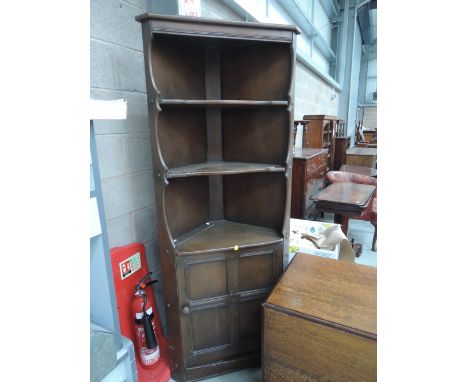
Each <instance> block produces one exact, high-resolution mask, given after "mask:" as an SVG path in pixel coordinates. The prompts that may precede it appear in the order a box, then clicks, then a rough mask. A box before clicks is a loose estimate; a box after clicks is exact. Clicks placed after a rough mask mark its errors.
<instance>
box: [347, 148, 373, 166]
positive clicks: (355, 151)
mask: <svg viewBox="0 0 468 382" xmlns="http://www.w3.org/2000/svg"><path fill="white" fill-rule="evenodd" d="M376 163H377V148H370V147H352V148H350V149H348V150H346V164H350V165H354V166H365V167H372V168H375V167H376Z"/></svg>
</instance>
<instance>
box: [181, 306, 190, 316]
mask: <svg viewBox="0 0 468 382" xmlns="http://www.w3.org/2000/svg"><path fill="white" fill-rule="evenodd" d="M182 313H183V314H189V313H190V309H189V307H188V306H184V307H183V308H182Z"/></svg>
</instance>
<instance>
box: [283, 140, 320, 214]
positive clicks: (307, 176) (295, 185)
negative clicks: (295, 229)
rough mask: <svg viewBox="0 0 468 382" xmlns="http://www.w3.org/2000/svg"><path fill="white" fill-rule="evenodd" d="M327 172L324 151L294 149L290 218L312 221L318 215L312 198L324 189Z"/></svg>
mask: <svg viewBox="0 0 468 382" xmlns="http://www.w3.org/2000/svg"><path fill="white" fill-rule="evenodd" d="M328 170H329V167H328V151H327V150H326V149H306V148H302V149H300V148H296V149H295V151H294V156H293V181H292V196H291V217H292V218H294V219H313V218H314V217H315V216H316V215H317V214H318V211H317V210H316V208H315V202H314V201H313V200H312V197H313V196H314V195H315V194H317V193H318V192H320V191H321V190H322V189H323V188H324V187H325V174H326V173H327V171H328Z"/></svg>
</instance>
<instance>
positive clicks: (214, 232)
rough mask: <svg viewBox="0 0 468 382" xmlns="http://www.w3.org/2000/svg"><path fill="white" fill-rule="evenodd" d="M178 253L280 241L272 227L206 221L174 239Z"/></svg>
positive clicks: (243, 246) (226, 249) (195, 252)
mask: <svg viewBox="0 0 468 382" xmlns="http://www.w3.org/2000/svg"><path fill="white" fill-rule="evenodd" d="M176 240H177V241H176V252H177V254H178V255H189V254H197V253H206V252H219V251H228V250H233V249H235V247H236V246H237V249H242V248H248V247H253V246H259V245H268V244H275V243H279V242H281V240H283V237H282V236H281V235H280V234H279V233H278V232H277V231H275V230H274V229H271V228H265V227H258V226H254V225H249V224H241V223H235V222H231V221H227V220H219V221H213V222H208V223H206V224H204V225H202V226H199V227H197V228H195V229H194V230H192V231H190V232H188V233H186V234H185V235H183V236H181V237H179V238H178V239H176Z"/></svg>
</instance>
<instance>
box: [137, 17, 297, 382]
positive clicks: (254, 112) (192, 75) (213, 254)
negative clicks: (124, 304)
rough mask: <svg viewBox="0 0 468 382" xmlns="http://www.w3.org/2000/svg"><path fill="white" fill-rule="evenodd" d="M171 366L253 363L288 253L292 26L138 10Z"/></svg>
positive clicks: (219, 368)
mask: <svg viewBox="0 0 468 382" xmlns="http://www.w3.org/2000/svg"><path fill="white" fill-rule="evenodd" d="M137 20H138V21H140V22H141V23H142V31H143V51H144V58H145V73H146V88H147V99H148V114H149V126H150V132H151V143H152V152H153V167H154V169H155V170H154V176H155V191H156V193H155V198H156V211H157V219H158V222H157V226H158V244H159V252H160V259H161V269H162V276H163V288H164V300H165V308H166V317H167V337H168V343H169V363H170V368H171V375H172V378H173V379H175V380H177V381H189V380H199V379H202V378H206V377H208V376H211V375H218V374H223V373H227V372H230V371H232V370H235V369H239V368H245V367H250V366H253V365H255V364H258V363H259V362H260V338H261V336H260V333H261V332H260V328H261V303H262V302H263V301H264V300H265V298H266V296H267V294H268V293H269V291H270V290H271V288H272V286H273V285H274V283H275V282H276V281H277V279H278V277H279V276H280V275H281V273H282V271H283V267H284V266H285V265H286V264H287V260H288V236H289V216H290V198H291V175H292V125H293V104H294V102H293V94H292V89H293V84H292V80H293V77H294V65H295V36H296V33H297V32H298V30H297V28H296V27H294V26H288V25H272V24H261V23H248V22H228V21H224V20H210V19H203V18H193V17H174V16H161V15H151V14H145V15H141V16H138V17H137Z"/></svg>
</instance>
